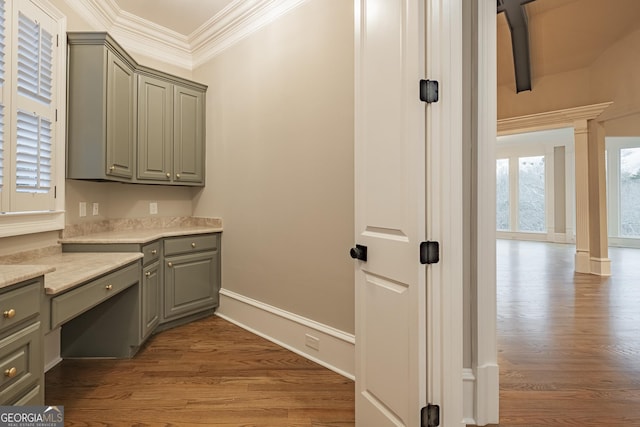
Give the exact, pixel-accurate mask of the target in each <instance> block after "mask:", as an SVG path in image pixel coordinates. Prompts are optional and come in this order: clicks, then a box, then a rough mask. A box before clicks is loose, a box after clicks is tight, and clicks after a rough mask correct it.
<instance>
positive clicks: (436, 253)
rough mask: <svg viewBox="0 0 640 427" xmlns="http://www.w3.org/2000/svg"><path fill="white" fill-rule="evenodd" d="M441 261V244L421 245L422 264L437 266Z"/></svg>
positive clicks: (427, 242) (428, 242)
mask: <svg viewBox="0 0 640 427" xmlns="http://www.w3.org/2000/svg"><path fill="white" fill-rule="evenodd" d="M439 261H440V243H438V242H430V241H426V242H422V243H420V264H437V263H438V262H439Z"/></svg>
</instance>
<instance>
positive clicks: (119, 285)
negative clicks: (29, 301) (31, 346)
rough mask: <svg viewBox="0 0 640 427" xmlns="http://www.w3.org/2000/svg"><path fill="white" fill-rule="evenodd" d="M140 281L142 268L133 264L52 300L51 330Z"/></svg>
mask: <svg viewBox="0 0 640 427" xmlns="http://www.w3.org/2000/svg"><path fill="white" fill-rule="evenodd" d="M139 280H140V266H139V265H138V264H137V263H136V264H132V265H130V266H129V267H124V268H121V269H119V270H117V271H114V272H112V273H109V274H107V275H106V276H103V277H100V278H98V279H95V280H93V281H91V282H88V283H86V284H84V285H81V286H80V287H78V288H75V289H73V290H72V291H69V292H67V293H65V294H62V295H60V296H57V297H54V298H53V299H52V300H51V328H55V327H57V326H59V325H61V324H62V323H64V322H66V321H67V320H70V319H72V318H74V317H76V316H77V315H79V314H81V313H83V312H85V311H87V310H88V309H90V308H92V307H94V306H96V305H98V304H99V303H101V302H102V301H104V300H106V299H108V298H111V296H113V295H115V294H117V293H118V292H120V291H122V290H123V289H126V288H128V287H129V286H131V285H133V284H135V283H137V282H138V281H139Z"/></svg>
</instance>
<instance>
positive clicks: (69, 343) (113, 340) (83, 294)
mask: <svg viewBox="0 0 640 427" xmlns="http://www.w3.org/2000/svg"><path fill="white" fill-rule="evenodd" d="M140 275H141V265H140V261H136V262H134V263H131V264H129V265H127V266H124V267H121V268H118V269H116V270H114V271H112V272H110V273H108V274H105V275H104V276H101V277H98V278H96V279H93V280H90V281H88V282H86V283H83V284H81V285H79V286H77V287H75V288H73V289H71V290H69V291H66V292H64V293H61V294H56V295H55V296H52V297H50V298H51V301H50V306H51V327H52V328H55V327H58V326H62V329H61V333H60V355H61V356H62V357H113V358H130V357H133V355H135V354H136V352H137V351H138V348H139V346H140V344H141V343H142V340H141V337H140V319H141V315H140Z"/></svg>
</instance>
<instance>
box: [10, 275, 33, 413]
mask: <svg viewBox="0 0 640 427" xmlns="http://www.w3.org/2000/svg"><path fill="white" fill-rule="evenodd" d="M0 292H1V293H0V405H42V404H43V403H44V385H43V377H44V368H43V353H42V351H43V350H42V349H43V347H42V346H43V344H42V340H43V338H42V337H43V333H42V327H41V322H40V304H41V302H42V298H43V295H44V294H43V279H42V278H39V279H34V280H31V281H27V282H23V283H19V284H17V285H14V286H10V287H7V288H4V289H2V290H0Z"/></svg>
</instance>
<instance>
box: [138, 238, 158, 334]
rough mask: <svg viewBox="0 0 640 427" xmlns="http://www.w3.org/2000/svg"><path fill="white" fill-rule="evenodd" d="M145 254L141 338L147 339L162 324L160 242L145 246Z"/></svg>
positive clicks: (143, 249) (141, 298)
mask: <svg viewBox="0 0 640 427" xmlns="http://www.w3.org/2000/svg"><path fill="white" fill-rule="evenodd" d="M142 252H143V253H144V258H143V264H144V267H143V269H142V290H141V297H140V300H141V313H142V320H141V323H140V324H141V328H142V330H141V336H142V339H143V340H144V339H146V338H147V337H148V336H149V335H151V333H152V332H153V330H154V329H155V328H156V327H157V326H158V324H159V323H160V291H161V287H162V277H161V272H160V242H159V241H157V242H153V243H150V244H148V245H145V246H143V248H142Z"/></svg>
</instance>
